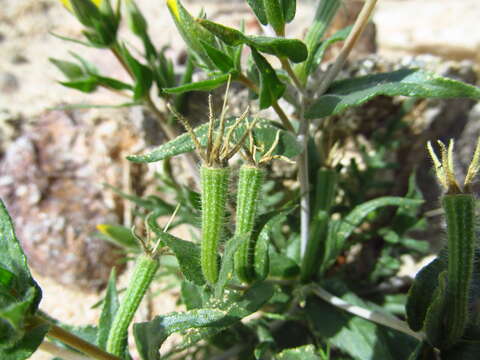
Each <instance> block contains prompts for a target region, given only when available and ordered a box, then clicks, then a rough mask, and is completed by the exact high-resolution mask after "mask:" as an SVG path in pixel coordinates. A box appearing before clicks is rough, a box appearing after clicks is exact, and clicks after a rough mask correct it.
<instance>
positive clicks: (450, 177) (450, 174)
mask: <svg viewBox="0 0 480 360" xmlns="http://www.w3.org/2000/svg"><path fill="white" fill-rule="evenodd" d="M442 145H443V143H442ZM453 147H454V142H453V140H450V143H449V144H448V149H447V151H446V153H445V145H443V148H442V157H443V156H446V160H443V159H442V161H443V162H444V164H446V166H447V168H446V169H445V176H446V179H445V180H446V181H447V185H448V189H449V191H453V192H461V191H460V187H459V186H458V183H457V179H455V174H454V166H453Z"/></svg>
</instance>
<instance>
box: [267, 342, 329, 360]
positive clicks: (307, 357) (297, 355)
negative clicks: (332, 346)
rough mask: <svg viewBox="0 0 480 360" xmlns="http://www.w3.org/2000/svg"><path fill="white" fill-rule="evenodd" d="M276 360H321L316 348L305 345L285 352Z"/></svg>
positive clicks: (276, 357)
mask: <svg viewBox="0 0 480 360" xmlns="http://www.w3.org/2000/svg"><path fill="white" fill-rule="evenodd" d="M275 359H276V360H321V358H320V356H318V355H317V352H316V350H315V346H313V345H304V346H300V347H297V348H294V349H287V350H283V351H282V352H281V353H279V354H278V355H277V356H275Z"/></svg>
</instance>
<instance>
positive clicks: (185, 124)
mask: <svg viewBox="0 0 480 360" xmlns="http://www.w3.org/2000/svg"><path fill="white" fill-rule="evenodd" d="M167 107H168V110H170V111H171V112H172V113H173V115H175V117H176V118H177V119H178V120H180V122H181V123H182V125H183V127H184V128H185V130H187V132H188V133H189V134H190V137H191V138H192V141H193V144H194V145H195V148H196V149H197V151H198V155H200V157H201V158H202V160H205V159H206V157H205V154H204V152H203V150H202V145H201V144H200V141H199V140H198V138H197V135H195V132H194V131H193V128H192V127H191V126H190V123H189V122H188V120H187V119H186V118H184V117H183V116H182V115H180V114H179V113H178V112H177V111H176V110H175V109H174V108H172V107H171V106H170V104H167Z"/></svg>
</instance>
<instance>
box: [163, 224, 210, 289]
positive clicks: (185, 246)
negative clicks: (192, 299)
mask: <svg viewBox="0 0 480 360" xmlns="http://www.w3.org/2000/svg"><path fill="white" fill-rule="evenodd" d="M156 235H157V236H158V237H160V239H161V241H163V242H164V243H165V245H167V246H168V247H169V248H170V249H172V251H173V252H174V253H175V256H176V257H177V259H178V263H179V264H180V269H181V270H182V273H183V275H184V276H185V278H186V279H187V280H190V281H192V282H193V283H195V284H197V285H203V284H204V283H205V279H204V278H203V275H202V269H201V268H200V247H199V246H198V245H197V244H194V243H192V242H191V241H186V240H182V239H179V238H177V237H175V236H173V235H170V234H168V233H166V232H157V233H156Z"/></svg>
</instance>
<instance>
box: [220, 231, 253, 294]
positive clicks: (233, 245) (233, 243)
mask: <svg viewBox="0 0 480 360" xmlns="http://www.w3.org/2000/svg"><path fill="white" fill-rule="evenodd" d="M248 235H249V234H240V235H237V236H234V237H233V238H232V239H230V240H229V241H228V242H227V245H226V246H225V252H224V254H223V256H222V265H221V267H220V271H219V273H218V280H217V283H216V284H215V296H216V297H220V296H222V294H223V290H224V289H225V285H226V284H227V282H228V280H231V279H232V278H233V266H234V255H235V252H236V251H238V249H239V247H240V246H241V245H242V243H244V242H245V241H247V239H248Z"/></svg>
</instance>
